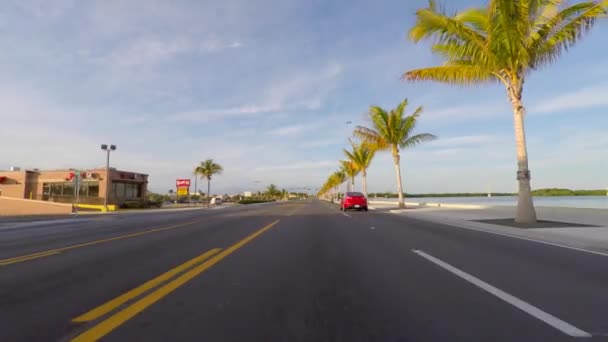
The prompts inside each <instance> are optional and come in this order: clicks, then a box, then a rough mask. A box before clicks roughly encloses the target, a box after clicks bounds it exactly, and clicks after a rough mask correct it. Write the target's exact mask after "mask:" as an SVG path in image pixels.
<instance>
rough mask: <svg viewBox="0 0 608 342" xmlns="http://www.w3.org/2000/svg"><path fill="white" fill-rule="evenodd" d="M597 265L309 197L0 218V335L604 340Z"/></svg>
mask: <svg viewBox="0 0 608 342" xmlns="http://www.w3.org/2000/svg"><path fill="white" fill-rule="evenodd" d="M607 261H608V257H606V256H602V255H594V254H589V253H585V252H582V251H576V250H571V249H566V248H560V247H557V246H550V245H546V244H540V243H536V242H533V241H525V240H520V239H513V238H509V237H504V236H497V235H494V234H487V233H483V232H478V231H471V230H467V229H460V228H455V227H448V226H442V225H438V224H436V223H429V222H425V221H419V220H414V219H410V218H407V217H403V216H397V215H394V214H390V213H386V212H380V211H369V212H348V213H346V214H343V213H341V212H340V211H338V209H337V206H334V205H331V204H329V203H326V202H321V201H290V202H282V203H273V204H260V205H257V204H256V205H250V206H235V207H231V208H223V209H213V210H194V211H181V212H166V213H149V214H122V215H104V216H89V217H80V218H75V219H63V220H55V221H39V222H17V223H8V224H7V223H5V224H0V322H1V323H0V341H11V342H13V341H70V340H74V341H91V340H99V339H100V340H104V341H348V342H356V341H382V342H384V341H394V342H397V341H398V342H405V341H579V340H581V339H585V340H589V341H607V340H608V337H607V336H608V319H607V317H608V263H607Z"/></svg>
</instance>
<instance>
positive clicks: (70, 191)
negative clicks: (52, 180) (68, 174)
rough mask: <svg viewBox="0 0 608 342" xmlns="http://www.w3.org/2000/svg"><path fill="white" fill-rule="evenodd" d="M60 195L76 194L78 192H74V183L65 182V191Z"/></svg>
mask: <svg viewBox="0 0 608 342" xmlns="http://www.w3.org/2000/svg"><path fill="white" fill-rule="evenodd" d="M60 195H63V196H74V195H76V193H74V184H72V183H63V193H61V194H60Z"/></svg>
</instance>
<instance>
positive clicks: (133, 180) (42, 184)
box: [0, 167, 148, 205]
mask: <svg viewBox="0 0 608 342" xmlns="http://www.w3.org/2000/svg"><path fill="white" fill-rule="evenodd" d="M78 174H79V175H80V177H79V180H78V183H80V192H79V200H78V201H79V203H81V204H92V205H103V204H104V198H105V197H106V189H109V191H108V204H117V205H120V204H123V203H124V202H125V201H128V200H143V199H144V198H145V196H146V192H147V187H148V175H147V174H143V173H136V172H130V171H121V170H116V169H113V168H110V169H109V170H107V169H105V168H103V169H94V170H73V169H71V170H45V171H43V170H38V169H33V170H21V169H20V168H17V167H13V168H11V170H10V171H0V196H2V197H12V198H24V199H33V200H43V201H51V202H59V203H74V202H75V199H76V184H77V182H76V178H78Z"/></svg>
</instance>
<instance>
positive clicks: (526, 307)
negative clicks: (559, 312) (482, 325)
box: [412, 249, 592, 337]
mask: <svg viewBox="0 0 608 342" xmlns="http://www.w3.org/2000/svg"><path fill="white" fill-rule="evenodd" d="M412 252H414V253H416V254H418V255H420V256H421V257H423V258H425V259H427V260H428V261H430V262H432V263H434V264H436V265H438V266H440V267H442V268H444V269H446V270H448V271H450V272H452V273H454V274H455V275H457V276H459V277H460V278H462V279H464V280H466V281H468V282H470V283H472V284H473V285H475V286H477V287H479V288H481V289H482V290H485V291H487V292H489V293H491V294H493V295H495V296H496V297H498V298H500V299H502V300H504V301H505V302H507V303H509V304H511V305H513V306H515V307H516V308H518V309H520V310H522V311H524V312H526V313H527V314H529V315H531V316H534V317H536V318H538V319H540V320H541V321H543V322H545V323H547V324H549V325H550V326H552V327H554V328H555V329H557V330H559V331H561V332H563V333H564V334H566V335H570V336H573V337H592V336H591V334H589V333H588V332H586V331H583V330H581V329H579V328H577V327H575V326H573V325H571V324H570V323H567V322H564V321H562V320H561V319H559V318H557V317H555V316H552V315H550V314H548V313H546V312H544V311H542V310H541V309H539V308H537V307H535V306H533V305H531V304H528V303H526V302H524V301H523V300H521V299H519V298H517V297H514V296H512V295H510V294H508V293H506V292H504V291H502V290H501V289H499V288H496V287H494V286H492V285H490V284H488V283H486V282H484V281H483V280H481V279H479V278H476V277H474V276H472V275H470V274H468V273H465V272H463V271H461V270H459V269H457V268H456V267H454V266H452V265H450V264H448V263H446V262H443V261H441V260H439V259H437V258H435V257H434V256H432V255H429V254H426V253H425V252H423V251H421V250H415V249H413V250H412Z"/></svg>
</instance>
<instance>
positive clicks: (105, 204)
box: [101, 144, 116, 212]
mask: <svg viewBox="0 0 608 342" xmlns="http://www.w3.org/2000/svg"><path fill="white" fill-rule="evenodd" d="M101 149H102V150H103V151H106V153H107V155H106V196H105V197H104V199H103V207H104V208H105V210H106V212H107V211H108V196H109V194H110V152H112V151H116V145H106V144H102V145H101Z"/></svg>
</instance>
